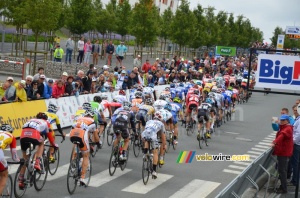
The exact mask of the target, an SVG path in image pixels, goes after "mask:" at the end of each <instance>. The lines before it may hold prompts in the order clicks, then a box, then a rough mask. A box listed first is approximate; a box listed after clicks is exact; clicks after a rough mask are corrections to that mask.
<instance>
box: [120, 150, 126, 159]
mask: <svg viewBox="0 0 300 198" xmlns="http://www.w3.org/2000/svg"><path fill="white" fill-rule="evenodd" d="M120 159H121V160H122V161H126V160H127V151H123V154H122V155H120Z"/></svg>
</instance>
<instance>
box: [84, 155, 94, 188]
mask: <svg viewBox="0 0 300 198" xmlns="http://www.w3.org/2000/svg"><path fill="white" fill-rule="evenodd" d="M91 177H92V160H91V157H89V166H88V168H87V169H86V172H85V180H86V185H85V187H88V186H89V183H90V181H91Z"/></svg>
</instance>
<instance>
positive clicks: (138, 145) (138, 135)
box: [131, 121, 143, 157]
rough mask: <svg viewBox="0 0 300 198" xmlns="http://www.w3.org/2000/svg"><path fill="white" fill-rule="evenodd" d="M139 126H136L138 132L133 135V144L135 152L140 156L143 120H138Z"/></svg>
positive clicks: (135, 154) (136, 155)
mask: <svg viewBox="0 0 300 198" xmlns="http://www.w3.org/2000/svg"><path fill="white" fill-rule="evenodd" d="M137 125H138V127H137V128H136V134H134V135H132V140H131V142H132V144H133V154H134V156H135V157H138V156H139V154H140V152H141V150H142V148H143V143H142V139H141V121H137Z"/></svg>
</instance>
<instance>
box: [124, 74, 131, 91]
mask: <svg viewBox="0 0 300 198" xmlns="http://www.w3.org/2000/svg"><path fill="white" fill-rule="evenodd" d="M122 89H123V90H126V89H130V87H129V86H128V76H124V81H123V84H122Z"/></svg>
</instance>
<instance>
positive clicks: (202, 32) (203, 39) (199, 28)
mask: <svg viewBox="0 0 300 198" xmlns="http://www.w3.org/2000/svg"><path fill="white" fill-rule="evenodd" d="M193 13H194V15H195V17H196V21H197V22H196V24H195V25H194V26H196V33H195V37H194V40H193V41H191V43H190V46H191V47H192V48H194V49H196V48H199V47H201V46H206V45H207V39H208V34H207V31H206V29H207V26H208V24H207V21H206V18H205V16H204V9H203V8H202V6H201V5H200V4H198V5H197V7H196V9H194V10H193Z"/></svg>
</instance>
